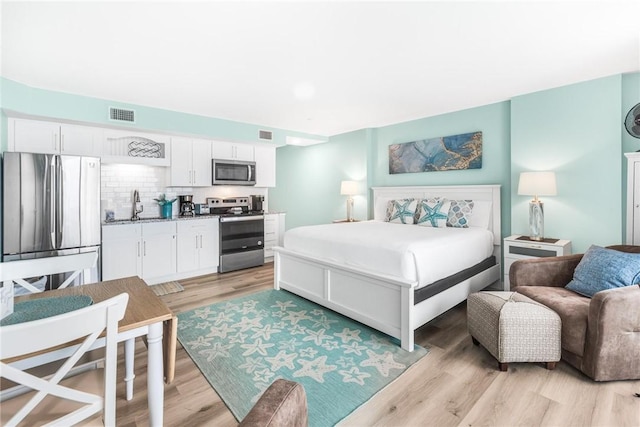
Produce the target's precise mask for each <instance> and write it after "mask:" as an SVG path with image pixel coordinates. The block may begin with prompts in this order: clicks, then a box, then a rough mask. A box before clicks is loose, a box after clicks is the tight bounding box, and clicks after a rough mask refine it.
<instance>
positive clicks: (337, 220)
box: [333, 219, 360, 224]
mask: <svg viewBox="0 0 640 427" xmlns="http://www.w3.org/2000/svg"><path fill="white" fill-rule="evenodd" d="M340 222H360V220H359V219H354V220H353V221H349V220H346V219H334V220H333V223H334V224H338V223H340Z"/></svg>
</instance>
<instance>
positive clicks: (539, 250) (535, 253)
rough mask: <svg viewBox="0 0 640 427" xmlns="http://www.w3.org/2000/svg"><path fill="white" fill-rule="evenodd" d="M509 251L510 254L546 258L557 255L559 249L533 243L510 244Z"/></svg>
mask: <svg viewBox="0 0 640 427" xmlns="http://www.w3.org/2000/svg"><path fill="white" fill-rule="evenodd" d="M508 253H509V254H510V255H522V256H523V257H536V258H544V257H553V256H557V255H558V253H559V251H558V249H557V248H548V247H547V248H545V247H535V246H533V245H530V246H515V245H510V246H509V250H508Z"/></svg>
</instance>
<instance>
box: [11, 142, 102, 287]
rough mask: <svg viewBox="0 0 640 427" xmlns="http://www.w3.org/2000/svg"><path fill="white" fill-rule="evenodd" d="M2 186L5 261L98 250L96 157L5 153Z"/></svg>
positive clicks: (50, 283) (50, 281) (51, 283)
mask: <svg viewBox="0 0 640 427" xmlns="http://www.w3.org/2000/svg"><path fill="white" fill-rule="evenodd" d="M2 189H3V192H2V210H3V212H2V226H3V229H2V236H3V247H2V260H3V262H9V261H15V260H18V259H29V258H41V257H49V256H58V255H68V254H73V253H78V252H90V251H97V252H98V253H99V252H100V159H99V158H96V157H79V156H61V155H53V154H32V153H9V152H5V153H4V155H3V168H2ZM99 266H100V262H99V261H98V263H97V267H96V269H95V270H94V271H93V272H92V275H91V276H92V277H91V279H92V281H98V280H99V279H100V271H99ZM62 280H64V278H63V277H49V278H47V280H46V289H55V288H56V287H57V286H58V285H59V284H60V283H62Z"/></svg>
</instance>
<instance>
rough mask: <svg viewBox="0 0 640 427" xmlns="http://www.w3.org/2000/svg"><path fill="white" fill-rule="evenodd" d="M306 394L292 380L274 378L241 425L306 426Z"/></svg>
mask: <svg viewBox="0 0 640 427" xmlns="http://www.w3.org/2000/svg"><path fill="white" fill-rule="evenodd" d="M307 425H308V413H307V395H306V394H305V392H304V387H302V385H301V384H299V383H297V382H294V381H287V380H283V379H279V380H275V381H274V382H273V384H271V385H270V386H269V387H268V388H267V389H266V390H265V392H264V393H263V394H262V396H260V399H258V401H257V402H256V404H255V405H254V407H253V408H251V410H250V411H249V413H248V414H247V416H246V417H244V419H243V420H242V421H241V422H240V424H239V426H241V427H263V426H268V427H307Z"/></svg>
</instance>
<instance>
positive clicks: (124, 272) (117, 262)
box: [102, 221, 176, 283]
mask: <svg viewBox="0 0 640 427" xmlns="http://www.w3.org/2000/svg"><path fill="white" fill-rule="evenodd" d="M175 273H176V223H175V222H174V221H169V222H151V223H142V224H118V225H106V226H103V227H102V280H112V279H118V278H121V277H129V276H140V277H142V278H143V279H144V280H145V281H147V282H148V283H158V282H159V281H161V280H157V279H162V278H165V277H169V276H171V275H174V274H175Z"/></svg>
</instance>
